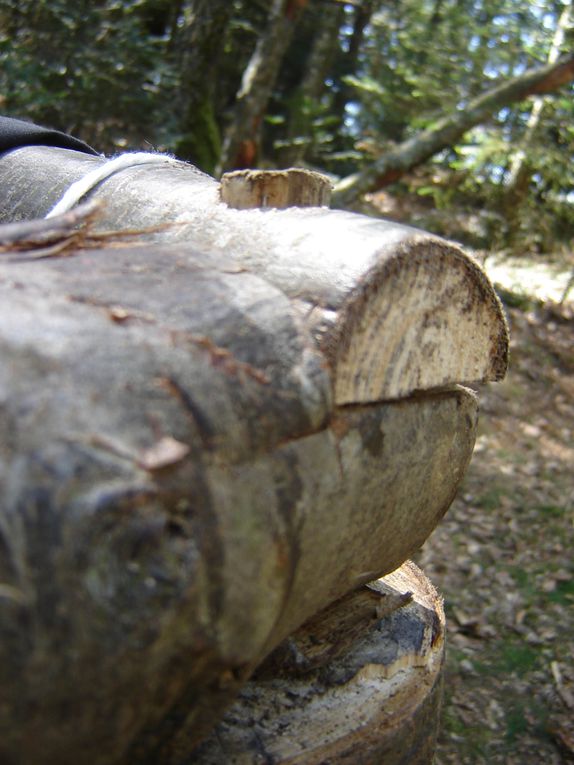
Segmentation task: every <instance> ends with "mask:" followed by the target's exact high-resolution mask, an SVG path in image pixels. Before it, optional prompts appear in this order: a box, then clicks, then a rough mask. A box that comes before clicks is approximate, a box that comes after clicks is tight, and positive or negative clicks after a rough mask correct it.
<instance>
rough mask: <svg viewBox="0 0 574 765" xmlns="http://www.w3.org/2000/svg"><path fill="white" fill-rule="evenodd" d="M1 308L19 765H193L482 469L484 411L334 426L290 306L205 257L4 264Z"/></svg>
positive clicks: (472, 404)
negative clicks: (269, 656) (257, 672)
mask: <svg viewBox="0 0 574 765" xmlns="http://www.w3.org/2000/svg"><path fill="white" fill-rule="evenodd" d="M0 305H1V307H2V322H1V325H0V357H1V358H2V366H1V372H0V374H1V377H0V395H1V400H2V409H1V422H0V430H1V432H2V434H3V437H2V441H1V445H0V458H1V465H2V479H1V480H2V487H1V488H2V500H1V503H2V504H1V516H0V517H1V524H2V526H1V528H2V540H3V541H2V547H1V552H2V556H1V566H2V571H3V578H2V582H3V590H2V595H3V597H2V610H1V612H0V614H1V615H0V625H1V630H2V640H1V642H0V651H1V656H0V673H1V675H2V688H3V698H4V699H9V700H11V703H10V704H8V705H5V706H2V707H1V708H0V714H1V715H2V731H3V735H2V737H1V739H0V742H1V743H0V751H2V749H1V748H3V750H4V751H3V753H4V756H5V759H6V761H7V762H10V757H9V755H12V756H13V755H14V753H15V752H21V754H22V755H26V758H25V759H27V760H28V761H33V762H38V763H42V762H51V761H54V760H57V761H59V762H61V763H65V762H72V761H74V758H76V757H77V753H78V752H79V751H83V752H84V753H85V756H86V757H88V756H89V761H90V762H94V763H97V762H106V763H110V762H116V761H121V758H122V756H124V755H126V752H128V751H129V746H131V744H132V742H134V741H136V740H138V739H139V740H140V741H142V742H144V743H143V744H142V747H143V749H144V750H145V751H147V752H149V753H150V761H151V762H161V761H166V762H170V761H171V760H170V759H169V757H168V756H167V755H166V756H165V757H166V759H165V760H162V757H163V756H164V755H163V754H162V752H163V750H164V748H165V747H166V746H168V742H169V747H171V746H172V744H173V741H174V740H176V739H177V735H176V733H177V732H178V728H179V727H181V728H182V730H183V731H184V733H182V735H184V736H185V738H186V740H187V739H188V737H189V739H190V741H193V740H195V739H196V738H197V737H198V736H200V735H201V734H202V733H203V732H204V731H205V730H206V729H207V728H208V727H209V726H210V725H211V724H213V721H214V719H216V718H217V716H218V714H219V713H220V710H222V709H223V706H224V703H225V701H226V700H227V699H229V698H232V696H233V694H234V693H235V692H236V690H237V689H238V688H239V686H240V684H241V683H242V681H243V680H244V679H245V678H246V677H247V676H248V675H249V674H250V672H251V671H252V669H253V668H254V667H255V666H256V665H257V664H258V663H259V662H260V661H261V659H262V658H263V657H264V656H265V655H266V653H267V652H268V651H269V650H270V649H271V648H273V646H274V645H276V644H277V643H278V642H279V641H280V640H282V639H283V638H284V637H285V636H286V635H288V634H289V633H290V632H292V631H293V630H294V629H295V628H296V627H298V626H299V624H301V623H302V622H303V621H305V620H306V619H307V618H309V616H311V615H312V614H314V613H315V612H316V611H317V610H319V609H320V608H321V607H323V606H324V605H325V604H326V603H328V602H330V601H331V600H333V599H335V598H337V597H339V596H341V595H342V594H344V593H345V592H347V591H349V590H350V589H353V588H354V587H356V586H358V585H360V584H361V583H363V582H365V581H368V580H369V579H372V578H374V577H375V576H377V575H378V574H380V573H382V572H385V571H389V570H392V569H393V568H395V567H396V566H398V565H399V564H400V563H401V562H402V561H403V560H404V559H405V557H407V556H408V555H410V554H411V553H412V552H413V551H414V550H416V549H417V548H418V547H419V546H420V545H421V544H422V543H423V542H424V540H425V538H426V537H427V536H428V534H429V533H430V532H431V530H432V529H433V528H434V526H435V525H436V523H437V522H438V520H439V519H440V517H441V516H442V515H443V513H444V512H445V510H446V509H447V507H448V506H449V504H450V502H451V500H452V498H453V495H454V492H455V491H456V487H457V485H458V482H459V480H460V478H461V477H462V475H463V473H464V471H465V468H466V465H467V463H468V460H469V458H470V454H471V450H472V445H473V440H474V432H475V420H476V400H475V397H474V396H473V395H472V394H471V393H470V392H468V391H466V390H465V389H463V388H454V389H452V390H449V391H444V392H432V393H428V394H426V395H425V396H422V397H419V398H415V399H413V400H405V401H397V402H395V403H390V404H374V405H368V406H359V405H357V406H354V407H334V405H333V403H332V397H331V394H330V380H329V374H328V370H327V369H326V368H325V366H324V364H323V362H322V358H321V356H320V354H319V353H318V352H317V351H316V350H315V349H314V347H313V338H312V336H311V335H310V334H308V333H305V332H304V331H303V330H302V329H301V326H300V325H299V324H298V322H297V316H296V312H294V310H293V307H292V305H291V304H290V301H289V300H288V299H287V298H286V297H285V296H284V295H283V294H282V293H280V292H279V291H278V290H277V289H276V288H274V287H272V286H270V285H268V284H266V283H265V282H264V281H263V280H261V279H260V278H259V277H257V276H254V275H252V274H249V273H247V272H245V271H238V270H237V268H236V267H234V265H233V263H230V262H226V261H222V260H220V259H219V258H216V259H213V258H211V257H208V256H205V255H203V254H201V253H196V252H194V251H193V250H190V249H189V247H186V246H183V245H175V246H169V247H160V246H152V247H145V248H133V249H110V250H107V251H91V252H82V253H80V254H77V255H75V256H73V257H70V258H65V259H61V260H54V259H48V260H42V261H34V262H24V263H4V264H3V265H2V266H1V268H0ZM311 581H312V582H313V583H314V584H313V586H312V587H310V586H309V582H311ZM55 678H57V682H55ZM39 700H41V701H40V702H39ZM198 700H200V701H198ZM62 704H66V705H70V704H72V705H73V706H74V709H75V710H76V711H75V713H74V715H73V718H66V717H63V718H62V719H58V716H57V712H56V710H58V709H59V707H60V706H61V705H62ZM112 720H113V724H112V722H111V721H112ZM174 721H176V722H174ZM47 731H49V736H47V733H46V732H47ZM190 731H191V733H190ZM169 747H168V748H169ZM138 751H141V750H140V749H138ZM126 756H127V755H126ZM137 761H139V760H137Z"/></svg>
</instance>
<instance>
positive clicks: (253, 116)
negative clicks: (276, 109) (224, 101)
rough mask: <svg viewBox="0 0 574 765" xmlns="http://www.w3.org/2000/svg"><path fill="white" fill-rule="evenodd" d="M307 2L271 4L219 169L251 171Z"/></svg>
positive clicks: (282, 0)
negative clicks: (269, 105)
mask: <svg viewBox="0 0 574 765" xmlns="http://www.w3.org/2000/svg"><path fill="white" fill-rule="evenodd" d="M306 4H307V0H273V4H272V7H271V12H270V16H269V23H268V26H267V29H266V30H265V31H264V32H263V34H262V35H261V36H260V37H259V39H258V41H257V46H256V48H255V51H254V52H253V56H252V57H251V60H250V61H249V64H248V65H247V68H246V70H245V73H244V74H243V81H242V83H241V88H240V90H239V93H238V94H237V102H236V104H235V109H234V113H233V117H232V120H231V123H230V125H229V126H228V128H227V130H226V132H225V141H224V145H223V155H222V160H221V168H222V169H223V170H229V169H236V168H238V169H240V168H244V167H253V166H254V163H255V161H256V158H257V157H258V155H259V145H260V141H261V123H262V121H263V117H264V114H265V109H266V107H267V103H268V102H269V98H270V97H271V93H272V91H273V86H274V85H275V81H276V79H277V73H278V71H279V67H280V66H281V62H282V60H283V56H284V54H285V52H286V50H287V48H288V46H289V43H290V41H291V38H292V36H293V32H294V30H295V25H296V23H297V19H298V18H299V15H300V14H301V12H302V11H303V9H304V7H305V5H306Z"/></svg>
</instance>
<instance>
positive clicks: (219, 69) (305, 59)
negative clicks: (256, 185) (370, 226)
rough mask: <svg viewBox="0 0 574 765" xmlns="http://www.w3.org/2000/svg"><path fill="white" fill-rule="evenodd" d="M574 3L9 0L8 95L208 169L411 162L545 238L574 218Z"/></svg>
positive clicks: (434, 181) (426, 179) (440, 197)
mask: <svg viewBox="0 0 574 765" xmlns="http://www.w3.org/2000/svg"><path fill="white" fill-rule="evenodd" d="M570 5H571V0H538V2H537V3H535V4H524V3H523V2H522V0H400V2H399V0H384V2H383V0H348V1H346V0H125V1H123V2H122V1H121V0H92V1H91V2H88V0H78V1H77V2H76V3H70V2H68V0H2V2H1V3H0V104H2V109H3V111H4V112H5V113H8V114H13V115H16V116H24V117H29V118H32V119H35V120H36V121H38V122H41V123H45V124H48V125H51V126H53V127H57V128H60V129H63V130H68V131H71V132H74V133H76V134H78V135H79V137H81V138H83V139H84V140H87V141H88V142H90V143H92V144H93V145H95V146H96V147H98V148H100V149H102V150H104V151H113V150H117V149H118V148H123V147H125V146H132V147H133V146H149V145H150V144H151V145H152V146H155V147H157V148H159V149H162V150H168V151H174V152H175V153H176V154H177V155H179V156H181V157H183V158H185V159H189V160H190V161H192V162H194V163H195V164H196V165H198V166H199V167H201V168H202V169H204V170H207V171H208V172H214V169H215V168H217V167H224V168H230V167H237V166H245V165H253V164H256V163H264V164H265V165H266V166H269V165H271V166H285V165H286V164H309V165H311V166H314V167H317V168H319V169H324V170H326V171H328V172H331V173H333V174H334V175H336V176H338V177H339V178H340V179H341V180H340V181H339V182H338V184H337V193H336V199H337V200H338V203H339V204H346V205H347V204H351V203H354V202H355V201H356V200H357V199H358V197H360V196H361V195H362V194H364V192H365V191H372V190H376V189H378V188H381V187H382V186H384V185H385V184H388V183H391V182H397V180H398V179H400V184H399V185H398V186H397V185H395V190H398V191H400V190H403V191H405V190H406V191H410V192H413V191H414V192H416V194H417V195H419V198H420V199H422V197H423V195H425V196H426V199H427V200H428V203H429V204H430V201H431V200H434V202H435V203H436V204H439V205H443V206H444V205H449V204H453V203H454V202H455V201H456V203H457V204H461V202H462V201H464V204H465V205H467V206H468V207H469V208H472V209H475V210H483V209H484V210H490V211H492V213H493V214H496V215H498V216H499V217H500V214H501V213H504V215H505V217H506V219H507V220H508V222H509V223H508V226H507V230H506V233H507V234H508V236H510V237H511V238H512V232H513V231H518V232H520V237H519V238H520V239H521V241H522V240H524V239H525V238H527V239H528V241H529V242H530V243H535V242H539V241H542V239H543V238H544V236H546V235H548V236H554V235H560V236H569V235H570V232H572V231H574V212H573V205H572V202H571V197H570V196H569V195H570V194H571V188H572V185H573V184H574V169H572V168H574V163H572V161H571V157H572V154H573V152H574V128H573V127H572V125H573V124H574V99H572V97H571V96H572V84H571V83H572V80H573V79H574V78H573V77H572V66H573V65H572V60H571V58H569V57H568V51H569V50H571V44H572V28H571V25H572V13H571V9H570ZM303 11H304V12H303ZM556 35H558V37H560V36H561V37H562V38H563V39H562V42H560V44H557V42H556V41H557V39H558V38H557V37H556ZM553 39H554V44H553ZM559 50H562V53H563V55H564V58H563V60H562V61H557V60H555V59H556V56H557V55H558V52H559ZM552 51H554V53H553V52H552ZM541 90H544V93H545V94H552V95H551V96H550V95H547V96H546V97H545V98H544V100H538V101H536V100H534V101H533V100H532V99H533V98H536V97H540V96H541V94H542V93H541ZM421 163H425V167H426V170H425V171H424V172H423V171H421V170H420V169H418V170H417V177H416V178H415V177H414V176H413V175H412V173H413V170H414V169H415V168H417V167H418V166H420V165H421ZM542 204H544V206H545V208H546V209H548V210H551V212H552V220H551V221H550V220H549V216H546V217H545V218H544V216H540V215H533V214H532V211H533V210H535V209H539V208H540V206H541V205H542ZM544 227H546V231H547V234H544V232H543V228H544ZM498 229H499V230H501V231H502V232H503V233H504V231H505V228H504V224H502V225H499V226H498ZM535 229H536V230H535ZM500 243H501V244H504V243H505V242H503V241H501V242H500ZM537 246H538V245H537Z"/></svg>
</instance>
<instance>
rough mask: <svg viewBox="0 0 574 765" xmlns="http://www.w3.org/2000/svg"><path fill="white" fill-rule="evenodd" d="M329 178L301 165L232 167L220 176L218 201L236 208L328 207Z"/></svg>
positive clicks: (329, 196)
mask: <svg viewBox="0 0 574 765" xmlns="http://www.w3.org/2000/svg"><path fill="white" fill-rule="evenodd" d="M330 198H331V182H330V181H329V179H328V178H327V177H326V176H324V175H321V173H315V172H313V171H311V170H304V169H303V168H291V169H289V170H235V171H234V172H231V173H225V174H224V175H223V176H222V178H221V201H222V202H225V204H227V205H229V207H233V208H234V209H236V210H248V209H251V208H260V209H264V208H267V207H275V208H281V209H284V208H286V207H328V206H329V200H330Z"/></svg>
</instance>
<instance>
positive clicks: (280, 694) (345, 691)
mask: <svg viewBox="0 0 574 765" xmlns="http://www.w3.org/2000/svg"><path fill="white" fill-rule="evenodd" d="M444 631H445V622H444V611H443V606H442V600H441V598H440V596H439V595H438V594H437V593H436V591H435V589H434V588H433V586H432V584H431V583H430V582H429V580H428V579H427V578H426V577H425V576H424V574H423V573H422V571H420V569H418V568H417V567H416V566H415V565H414V564H413V563H411V562H410V561H407V562H406V563H405V564H403V566H401V568H400V569H398V570H397V571H396V572H394V573H392V574H390V575H388V576H386V577H384V578H382V579H379V580H377V581H376V582H374V583H372V584H371V585H370V587H363V588H362V589H360V590H358V591H356V592H354V593H351V594H349V595H347V596H345V597H344V598H341V599H340V600H339V601H337V602H336V603H334V604H332V605H331V606H329V607H328V608H327V609H325V610H324V611H322V612H321V613H320V614H319V615H317V616H315V617H314V618H313V619H311V620H310V621H309V622H308V623H307V624H306V625H304V626H303V627H301V628H300V629H299V630H298V631H297V632H296V633H294V635H293V636H291V637H290V638H289V639H288V640H286V641H285V642H284V643H283V644H282V645H281V646H280V647H279V648H278V649H276V650H275V651H274V652H273V654H271V656H270V657H269V658H268V659H267V661H266V663H265V664H264V665H263V666H262V667H261V668H260V670H259V671H258V673H257V674H256V676H255V677H254V678H253V679H252V680H251V681H250V682H249V683H247V685H246V686H245V687H244V688H243V690H242V692H241V694H240V697H239V699H238V700H237V702H236V703H235V704H234V705H233V707H231V709H230V710H229V711H228V713H227V714H226V715H225V717H224V718H223V720H222V722H220V723H219V725H218V726H217V727H216V728H215V730H214V732H213V734H212V735H211V736H210V738H209V739H207V740H206V741H205V742H204V743H203V744H202V745H201V746H200V747H199V748H198V749H197V750H196V752H195V753H194V755H192V757H191V759H190V761H189V762H190V763H194V764H195V765H223V763H225V765H234V764H239V763H241V764H242V765H255V763H260V762H273V763H274V765H287V763H289V765H320V763H326V762H329V763H330V765H351V763H352V765H371V763H374V762H377V763H381V765H398V764H399V763H405V762H408V763H409V764H410V765H429V764H430V763H431V761H432V757H433V753H434V747H435V742H436V736H437V731H438V724H439V716H440V702H441V691H442V683H441V676H442V668H443V659H444Z"/></svg>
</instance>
